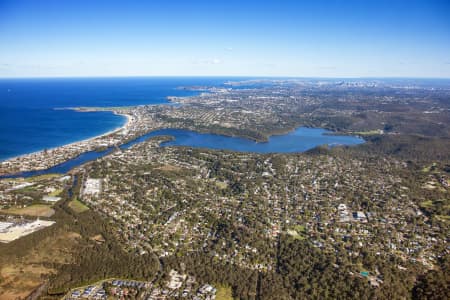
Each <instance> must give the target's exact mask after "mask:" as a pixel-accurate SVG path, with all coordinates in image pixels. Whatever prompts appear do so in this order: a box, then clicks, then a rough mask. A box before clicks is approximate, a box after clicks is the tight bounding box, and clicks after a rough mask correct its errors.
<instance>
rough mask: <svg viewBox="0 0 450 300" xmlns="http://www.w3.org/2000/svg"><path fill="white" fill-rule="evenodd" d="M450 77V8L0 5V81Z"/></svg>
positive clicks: (44, 1) (2, 0) (65, 1)
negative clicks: (253, 77) (16, 78)
mask: <svg viewBox="0 0 450 300" xmlns="http://www.w3.org/2000/svg"><path fill="white" fill-rule="evenodd" d="M145 75H150V76H159V75H164V76H166V75H177V76H188V75H198V76H201V75H217V76H220V75H236V76H242V75H248V76H301V77H311V76H318V77H446V78H449V77H450V1H446V0H444V1H433V0H428V1H415V0H408V1H406V0H405V1H395V0H391V1H383V0H377V1H369V0H367V1H365V0H358V1H353V0H342V1H320V0H319V1H313V0H311V1H300V0H297V1H290V0H283V1H282V0H278V1H267V0H266V1H262V0H260V1H245V0H241V1H235V0H227V1H212V0H210V1H170V0H165V1H130V0H128V1H113V0H109V1H94V0H90V1H83V0H77V1H69V0H55V1H48V0H39V1H35V0H29V1H22V0H11V1H6V0H0V77H53V76H145Z"/></svg>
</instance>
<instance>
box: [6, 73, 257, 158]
mask: <svg viewBox="0 0 450 300" xmlns="http://www.w3.org/2000/svg"><path fill="white" fill-rule="evenodd" d="M241 79H248V78H237V77H230V78H223V77H221V78H219V77H207V78H206V77H134V78H133V77H129V78H42V79H40V78H39V79H35V78H33V79H0V161H1V160H5V159H8V158H11V157H15V156H18V155H23V154H28V153H32V152H36V151H41V150H44V149H49V148H54V147H58V146H62V145H65V144H68V143H73V142H76V141H80V140H84V139H87V138H91V137H94V136H97V135H100V134H103V133H106V132H108V131H110V130H113V129H115V128H118V127H121V126H122V125H123V124H124V122H125V121H126V120H125V118H124V117H123V116H117V115H114V114H113V113H110V112H76V111H73V110H61V109H60V108H67V107H79V106H91V107H96V106H102V107H108V106H109V107H114V106H131V105H144V104H163V103H168V101H167V96H190V95H194V94H196V93H198V92H195V91H188V90H185V89H179V87H189V86H220V85H222V84H223V83H224V82H226V81H228V80H233V81H236V80H241Z"/></svg>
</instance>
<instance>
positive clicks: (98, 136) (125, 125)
mask: <svg viewBox="0 0 450 300" xmlns="http://www.w3.org/2000/svg"><path fill="white" fill-rule="evenodd" d="M66 109H71V110H74V111H77V112H79V113H83V112H95V111H98V110H95V109H91V110H89V109H85V108H83V109H82V110H81V109H79V108H76V107H75V108H66ZM102 111H110V112H112V113H113V114H115V115H120V116H123V117H125V118H126V122H125V123H124V124H123V125H122V126H120V127H117V128H114V129H112V130H110V131H108V132H105V133H102V134H100V135H96V136H93V137H91V138H87V139H83V140H79V141H76V142H72V143H68V144H64V145H60V146H57V147H53V148H49V149H47V150H46V151H47V152H52V151H55V150H57V149H60V148H68V147H71V146H77V145H81V144H86V143H89V142H91V141H94V140H97V139H100V138H104V137H107V136H109V135H112V134H115V133H117V132H119V131H121V130H127V129H128V128H129V127H130V125H131V123H132V122H133V117H132V116H131V115H129V114H125V113H118V112H116V111H114V110H107V109H104V110H102ZM44 151H45V150H40V151H35V152H30V153H27V154H23V155H18V156H14V157H10V158H8V159H5V160H3V161H1V162H0V163H6V162H9V161H16V160H20V159H25V158H27V157H32V156H37V155H40V154H43V153H44Z"/></svg>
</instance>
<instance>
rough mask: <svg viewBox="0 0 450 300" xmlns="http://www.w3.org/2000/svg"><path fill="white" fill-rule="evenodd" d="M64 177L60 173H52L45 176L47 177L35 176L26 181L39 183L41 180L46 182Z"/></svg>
mask: <svg viewBox="0 0 450 300" xmlns="http://www.w3.org/2000/svg"><path fill="white" fill-rule="evenodd" d="M60 176H62V175H61V174H58V173H52V174H45V175H38V176H33V177H29V178H26V179H25V181H28V182H30V181H39V180H46V179H53V178H57V177H60Z"/></svg>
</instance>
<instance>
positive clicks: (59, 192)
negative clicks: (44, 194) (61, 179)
mask: <svg viewBox="0 0 450 300" xmlns="http://www.w3.org/2000/svg"><path fill="white" fill-rule="evenodd" d="M62 191H63V190H62V189H58V190H56V191H54V192H51V193H50V194H48V195H49V196H52V197H56V196H59V195H60V194H61V193H62Z"/></svg>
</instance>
